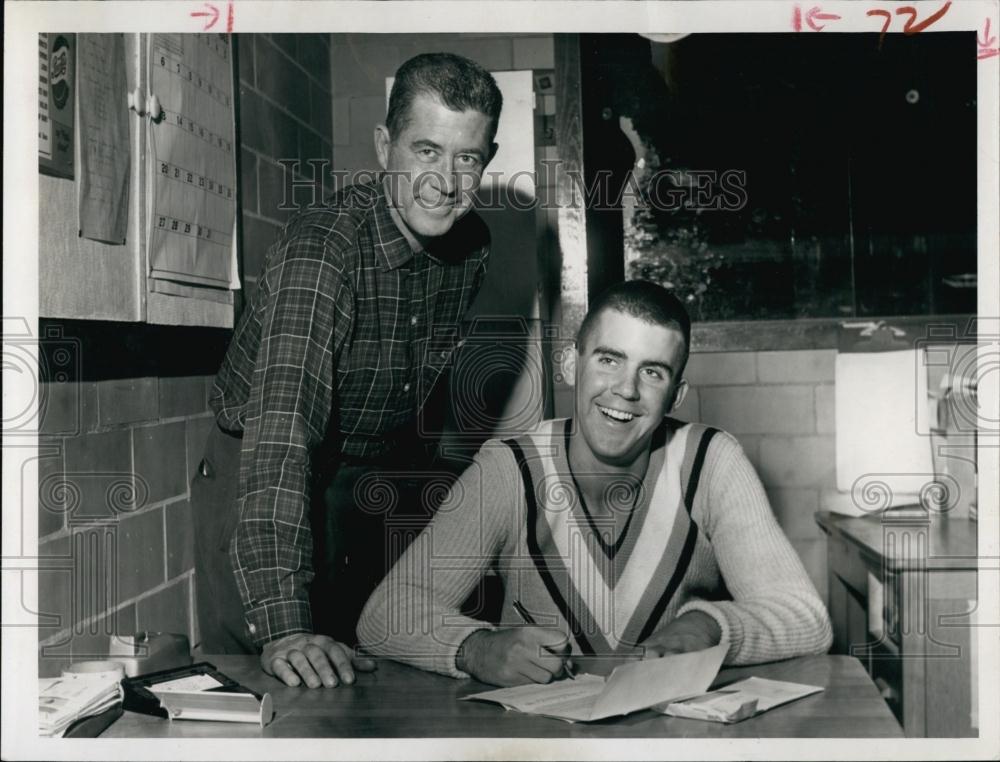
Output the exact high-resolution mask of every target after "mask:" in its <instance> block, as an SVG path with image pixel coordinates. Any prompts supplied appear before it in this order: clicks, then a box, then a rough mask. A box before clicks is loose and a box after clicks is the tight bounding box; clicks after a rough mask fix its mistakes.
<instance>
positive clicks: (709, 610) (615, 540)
mask: <svg viewBox="0 0 1000 762" xmlns="http://www.w3.org/2000/svg"><path fill="white" fill-rule="evenodd" d="M690 334H691V324H690V320H689V318H688V315H687V312H686V311H685V309H684V307H683V305H682V304H681V303H680V302H679V301H678V300H677V299H676V297H674V296H673V295H672V294H670V293H669V292H668V291H666V290H665V289H663V288H662V287H660V286H658V285H655V284H653V283H648V282H644V281H630V282H626V283H621V284H618V285H616V286H613V287H612V288H611V289H609V290H608V291H607V292H605V293H604V294H602V295H601V296H600V297H599V298H598V299H597V301H596V302H595V303H594V305H593V306H592V308H591V309H590V311H589V313H588V314H587V317H586V318H585V320H584V321H583V324H582V326H581V327H580V332H579V335H578V336H577V342H576V347H575V349H572V350H568V351H567V352H566V353H565V358H564V375H565V378H566V379H567V381H568V382H569V383H572V384H574V385H575V387H576V406H575V414H574V416H573V418H572V419H565V420H554V421H546V422H544V423H542V424H541V425H540V426H539V427H538V429H536V430H535V431H533V432H532V433H530V434H526V435H523V436H519V437H516V438H514V439H510V440H506V441H502V442H501V441H499V440H491V441H489V442H487V443H486V444H485V445H484V446H483V448H482V449H481V450H480V452H479V453H478V454H477V456H476V458H475V461H474V462H473V464H472V465H471V466H470V467H469V469H468V470H467V471H466V472H465V473H464V474H463V475H462V477H461V478H460V479H459V480H458V482H456V483H455V485H454V486H453V488H452V492H451V494H450V496H449V497H448V498H446V499H445V501H444V503H443V504H442V506H441V508H440V509H439V512H438V513H437V515H436V516H435V518H434V519H433V521H432V522H431V524H430V525H429V526H428V527H427V528H426V529H425V530H424V531H423V532H422V533H421V535H420V536H419V537H418V538H417V539H416V541H414V543H413V544H412V545H411V546H410V547H409V549H408V550H407V551H406V553H405V554H404V555H403V556H402V557H401V559H400V560H399V562H398V563H397V564H396V565H395V567H394V568H393V569H392V570H391V572H390V573H389V575H388V576H387V577H386V579H385V580H383V582H382V583H381V584H380V585H379V587H378V588H377V589H376V590H375V592H374V593H373V594H372V597H371V598H370V599H369V601H368V603H367V605H366V606H365V609H364V612H363V614H362V617H361V621H360V622H359V624H358V636H359V642H360V644H361V645H362V646H363V647H364V648H365V649H366V650H367V651H368V652H370V653H373V654H377V655H380V656H387V657H390V658H393V659H396V660H398V661H401V662H405V663H409V664H413V665H416V666H419V667H422V668H425V669H429V670H434V671H437V672H441V673H443V674H446V675H451V676H453V677H468V676H470V675H471V676H472V677H475V678H477V679H479V680H481V681H483V682H487V683H493V684H496V685H516V684H519V683H526V682H548V681H549V680H552V679H553V678H555V677H558V676H560V675H561V674H562V673H563V672H564V670H565V668H566V666H567V662H569V661H571V660H572V661H581V660H585V659H586V657H592V656H596V657H622V656H640V657H642V658H652V657H657V656H662V655H664V654H667V653H679V652H684V651H694V650H699V649H702V648H707V647H710V646H713V645H716V644H718V643H720V642H722V641H728V643H729V651H728V654H727V657H726V663H728V664H750V663H755V662H765V661H773V660H776V659H784V658H788V657H792V656H799V655H802V654H809V653H822V652H824V651H826V650H827V649H828V648H829V646H830V642H831V630H830V623H829V618H828V615H827V612H826V610H825V608H824V607H823V603H822V602H821V601H820V599H819V596H818V595H817V593H816V590H815V588H814V587H813V585H812V584H811V583H810V581H809V578H808V576H807V575H806V572H805V569H804V568H803V566H802V563H801V562H800V561H799V558H798V557H797V556H796V554H795V551H794V550H793V549H792V547H791V545H790V544H789V542H788V540H787V539H786V538H785V536H784V534H783V533H782V531H781V528H780V527H779V526H778V524H777V522H776V521H775V519H774V515H773V514H772V512H771V508H770V506H769V504H768V501H767V497H766V495H765V493H764V489H763V487H762V485H761V483H760V480H759V479H758V477H757V474H756V473H755V472H754V469H753V467H752V466H751V465H750V462H749V461H748V460H747V457H746V455H744V454H743V451H742V449H741V448H740V445H739V443H738V442H737V441H736V440H735V439H734V438H733V437H732V436H730V435H729V434H726V433H725V432H722V431H719V430H717V429H713V428H709V427H707V426H703V425H700V424H693V423H683V422H681V421H678V420H674V419H672V418H669V417H667V416H668V414H669V413H670V412H672V411H673V410H675V409H676V408H677V407H678V406H679V405H680V403H681V401H682V400H683V398H684V395H685V393H686V392H687V383H686V382H685V381H684V380H683V372H684V365H685V363H686V362H687V356H688V349H689V344H690ZM490 569H493V570H495V571H496V573H497V574H499V575H500V577H501V578H502V580H503V584H504V602H503V609H502V612H501V617H500V622H499V624H498V625H496V624H492V623H490V622H487V621H481V620H479V619H475V618H471V617H469V616H466V615H464V614H462V613H461V611H460V606H461V604H462V603H463V601H465V600H466V598H467V597H468V596H469V594H470V593H471V592H472V591H473V590H474V589H476V587H477V585H478V584H479V583H480V580H481V579H482V577H483V575H484V574H485V573H486V572H487V571H488V570H490Z"/></svg>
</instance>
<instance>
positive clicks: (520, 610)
mask: <svg viewBox="0 0 1000 762" xmlns="http://www.w3.org/2000/svg"><path fill="white" fill-rule="evenodd" d="M511 605H512V606H513V607H514V611H516V612H517V615H518V616H519V617H521V619H522V620H523V621H524V623H525V624H532V625H536V626H537V624H538V622H536V621H535V618H534V617H533V616H531V614H529V613H528V610H527V609H526V608H525V607H524V605H523V604H522V603H521V602H520V601H514V602H513V603H512V604H511ZM546 650H547V651H549V652H550V653H552V654H557V652H556V651H553V650H552V649H551V648H546ZM562 674H563V675H564V676H565V677H568V678H569V679H570V680H575V679H576V674H575V670H574V669H573V660H572V659H569V658H567V659H566V661H565V662H563V668H562Z"/></svg>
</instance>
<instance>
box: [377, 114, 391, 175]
mask: <svg viewBox="0 0 1000 762" xmlns="http://www.w3.org/2000/svg"><path fill="white" fill-rule="evenodd" d="M391 142H392V139H391V138H390V137H389V128H388V127H386V126H385V125H384V124H376V125H375V156H376V157H377V158H378V163H379V165H380V166H381V167H382V169H388V168H389V144H390V143H391Z"/></svg>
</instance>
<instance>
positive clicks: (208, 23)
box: [191, 3, 219, 32]
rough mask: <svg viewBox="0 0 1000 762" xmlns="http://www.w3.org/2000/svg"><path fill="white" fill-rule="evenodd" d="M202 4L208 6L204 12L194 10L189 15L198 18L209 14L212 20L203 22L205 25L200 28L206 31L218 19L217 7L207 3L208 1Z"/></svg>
mask: <svg viewBox="0 0 1000 762" xmlns="http://www.w3.org/2000/svg"><path fill="white" fill-rule="evenodd" d="M204 6H205V7H206V8H208V12H206V11H196V12H194V13H192V14H191V16H192V17H194V18H198V17H199V16H211V17H212V20H211V21H206V22H205V26H204V27H203V28H202V31H203V32H206V31H208V30H209V29H211V28H212V27H213V26H215V22H216V21H218V20H219V9H218V8H216V7H215V6H214V5H209V4H208V3H204Z"/></svg>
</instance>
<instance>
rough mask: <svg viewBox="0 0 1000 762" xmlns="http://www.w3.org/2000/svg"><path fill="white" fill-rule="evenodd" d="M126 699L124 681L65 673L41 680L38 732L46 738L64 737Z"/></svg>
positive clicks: (105, 674) (116, 676)
mask: <svg viewBox="0 0 1000 762" xmlns="http://www.w3.org/2000/svg"><path fill="white" fill-rule="evenodd" d="M121 700H122V686H121V678H120V677H119V676H118V675H114V674H108V673H99V674H87V673H80V674H75V673H71V672H64V673H63V674H62V677H47V678H41V679H40V680H39V681H38V729H39V734H40V735H43V736H62V735H63V733H65V732H66V729H67V728H68V727H69V726H70V725H72V724H73V723H74V722H76V721H77V720H79V719H81V718H83V717H89V716H91V715H95V714H100V713H101V712H103V711H105V710H107V709H110V708H111V707H113V706H114V705H115V704H117V703H119V702H120V701H121Z"/></svg>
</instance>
